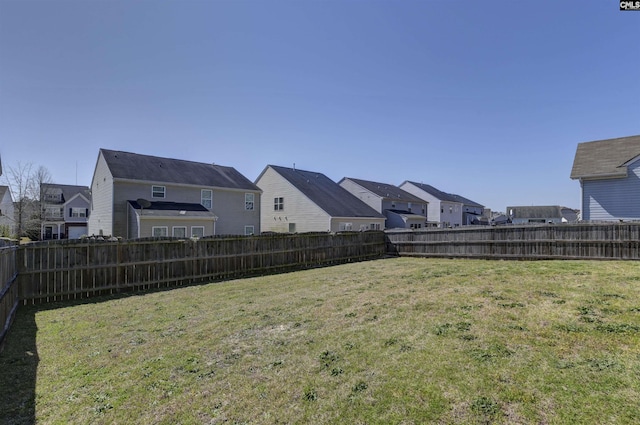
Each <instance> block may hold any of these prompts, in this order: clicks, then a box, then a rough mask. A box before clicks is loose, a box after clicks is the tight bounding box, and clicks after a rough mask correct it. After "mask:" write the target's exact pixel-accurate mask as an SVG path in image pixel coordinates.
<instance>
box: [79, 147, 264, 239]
mask: <svg viewBox="0 0 640 425" xmlns="http://www.w3.org/2000/svg"><path fill="white" fill-rule="evenodd" d="M91 193H92V199H91V208H90V214H89V229H88V230H89V234H90V235H105V236H119V237H123V238H128V239H132V238H142V237H152V236H153V237H162V236H174V237H204V236H212V235H250V234H254V233H259V232H260V196H261V191H260V189H259V188H258V187H257V186H256V185H255V184H253V183H252V182H251V181H250V180H249V179H247V178H246V177H245V176H243V175H242V174H241V173H239V172H238V171H237V170H235V169H234V168H232V167H225V166H221V165H214V164H207V163H201V162H193V161H185V160H180V159H171V158H161V157H156V156H149V155H141V154H135V153H129V152H122V151H113V150H108V149H100V152H99V154H98V160H97V162H96V167H95V171H94V174H93V180H92V183H91Z"/></svg>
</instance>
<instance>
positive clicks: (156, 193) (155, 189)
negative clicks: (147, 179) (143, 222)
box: [151, 186, 166, 198]
mask: <svg viewBox="0 0 640 425" xmlns="http://www.w3.org/2000/svg"><path fill="white" fill-rule="evenodd" d="M165 192H166V188H165V187H164V186H151V197H152V198H164V196H165Z"/></svg>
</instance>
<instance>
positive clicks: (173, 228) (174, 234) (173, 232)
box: [171, 226, 187, 238]
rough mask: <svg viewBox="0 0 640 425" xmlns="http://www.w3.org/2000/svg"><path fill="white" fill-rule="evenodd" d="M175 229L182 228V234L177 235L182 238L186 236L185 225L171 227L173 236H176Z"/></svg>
mask: <svg viewBox="0 0 640 425" xmlns="http://www.w3.org/2000/svg"><path fill="white" fill-rule="evenodd" d="M176 229H183V230H184V236H179V237H182V238H186V237H187V226H173V227H172V228H171V236H173V237H174V238H175V237H178V236H176Z"/></svg>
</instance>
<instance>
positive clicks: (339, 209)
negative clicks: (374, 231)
mask: <svg viewBox="0 0 640 425" xmlns="http://www.w3.org/2000/svg"><path fill="white" fill-rule="evenodd" d="M269 167H271V168H272V169H273V170H274V171H275V172H277V173H278V174H280V175H281V176H282V177H283V178H285V179H286V180H287V181H288V182H289V183H291V184H292V185H293V186H294V187H295V188H296V189H298V190H299V191H300V192H302V193H303V194H304V195H305V196H306V197H307V198H309V199H310V200H311V201H312V202H313V203H314V204H316V205H317V206H318V207H320V208H321V209H322V210H324V211H325V212H326V213H327V214H329V215H330V216H331V217H372V218H385V217H384V216H383V215H382V214H380V213H379V212H377V211H376V210H374V209H373V208H371V207H370V206H369V205H367V204H365V203H364V202H362V201H361V200H359V199H358V198H356V197H355V196H353V195H352V194H351V193H349V191H347V190H346V189H345V188H343V187H342V186H340V185H339V184H338V183H336V182H334V181H333V180H331V179H330V178H329V177H327V176H325V175H324V174H322V173H316V172H313V171H304V170H298V169H293V168H287V167H279V166H276V165H268V166H267V168H269ZM265 170H266V169H265ZM263 173H264V172H263ZM258 179H259V178H258Z"/></svg>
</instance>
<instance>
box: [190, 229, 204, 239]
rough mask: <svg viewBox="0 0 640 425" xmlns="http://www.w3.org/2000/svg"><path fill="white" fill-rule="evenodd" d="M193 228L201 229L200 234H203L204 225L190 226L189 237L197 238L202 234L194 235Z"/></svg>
mask: <svg viewBox="0 0 640 425" xmlns="http://www.w3.org/2000/svg"><path fill="white" fill-rule="evenodd" d="M194 229H202V236H204V226H191V237H192V238H199V237H202V236H197V235H194V234H193V230H194Z"/></svg>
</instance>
